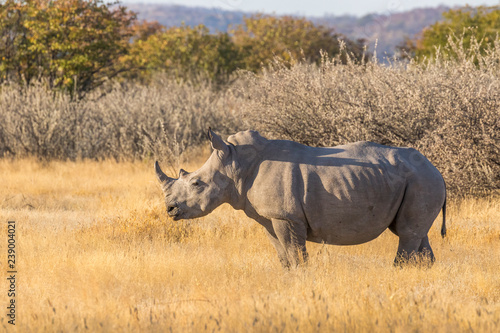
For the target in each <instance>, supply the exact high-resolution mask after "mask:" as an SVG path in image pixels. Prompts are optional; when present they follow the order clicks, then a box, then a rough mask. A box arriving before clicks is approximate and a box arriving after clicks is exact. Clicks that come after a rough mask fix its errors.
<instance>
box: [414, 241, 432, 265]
mask: <svg viewBox="0 0 500 333" xmlns="http://www.w3.org/2000/svg"><path fill="white" fill-rule="evenodd" d="M418 254H419V257H420V261H422V262H428V263H430V264H432V263H434V261H436V257H434V252H432V248H431V244H430V243H429V237H428V236H425V237H424V238H423V239H422V242H421V243H420V246H419V247H418Z"/></svg>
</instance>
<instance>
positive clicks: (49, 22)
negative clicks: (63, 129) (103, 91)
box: [0, 0, 135, 95]
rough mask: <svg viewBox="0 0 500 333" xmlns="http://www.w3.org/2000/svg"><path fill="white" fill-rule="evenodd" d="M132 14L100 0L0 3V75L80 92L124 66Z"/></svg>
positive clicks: (96, 84)
mask: <svg viewBox="0 0 500 333" xmlns="http://www.w3.org/2000/svg"><path fill="white" fill-rule="evenodd" d="M134 20H135V16H134V15H133V14H132V13H130V12H128V11H127V10H126V8H124V7H120V6H113V7H111V6H110V5H109V4H104V3H103V2H102V1H101V0H92V1H84V0H63V1H44V0H29V1H13V0H8V1H6V2H5V3H4V4H2V5H1V7H0V53H1V54H2V55H3V56H2V63H1V65H0V75H1V76H2V77H3V79H14V80H16V81H25V82H26V83H28V84H29V83H30V82H31V81H32V80H34V79H38V78H40V77H43V78H46V79H48V82H49V83H50V85H51V86H52V87H54V88H63V89H65V90H68V91H70V92H71V93H76V94H78V95H81V94H83V93H85V92H88V91H89V90H92V89H93V88H95V87H96V86H99V85H100V84H101V83H102V82H103V81H104V80H107V79H109V78H112V77H114V76H116V75H117V74H119V73H120V72H121V71H123V68H122V66H121V65H120V64H119V63H118V62H117V60H118V59H119V57H120V56H122V55H124V54H125V53H126V52H127V50H128V47H129V45H128V38H130V36H131V30H130V26H131V25H132V23H133V22H134Z"/></svg>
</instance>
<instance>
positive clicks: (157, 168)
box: [155, 161, 172, 183]
mask: <svg viewBox="0 0 500 333" xmlns="http://www.w3.org/2000/svg"><path fill="white" fill-rule="evenodd" d="M155 171H156V177H157V178H158V180H159V181H160V183H168V182H169V181H171V180H172V178H169V177H168V176H167V175H166V174H165V173H164V172H163V171H161V168H160V165H159V164H158V161H156V162H155Z"/></svg>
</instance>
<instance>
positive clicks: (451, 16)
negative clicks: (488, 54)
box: [398, 6, 500, 59]
mask: <svg viewBox="0 0 500 333" xmlns="http://www.w3.org/2000/svg"><path fill="white" fill-rule="evenodd" d="M499 33H500V6H493V7H483V6H481V7H477V8H474V7H469V6H466V7H464V8H460V9H451V10H450V11H448V12H445V13H443V20H442V21H439V22H436V23H435V24H433V25H431V26H430V27H427V28H425V29H424V30H423V31H422V32H421V33H420V37H419V38H417V39H416V40H413V41H412V40H409V39H407V40H405V42H404V44H401V45H400V46H399V47H398V48H399V49H400V50H402V51H404V52H406V53H408V54H409V55H410V56H416V57H417V58H419V59H424V58H429V57H434V56H435V55H436V50H437V49H438V48H440V49H441V52H442V54H443V53H444V55H446V56H450V57H454V56H456V54H454V51H453V50H446V49H445V48H446V45H447V44H448V37H449V36H450V35H451V36H456V37H457V38H461V39H462V40H461V43H463V48H464V49H470V47H471V42H472V40H476V41H477V42H478V43H479V48H480V52H484V50H485V49H486V48H487V47H488V46H490V45H492V44H493V43H494V41H495V39H496V37H497V35H498V34H499Z"/></svg>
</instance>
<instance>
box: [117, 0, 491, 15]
mask: <svg viewBox="0 0 500 333" xmlns="http://www.w3.org/2000/svg"><path fill="white" fill-rule="evenodd" d="M122 2H124V3H127V2H129V3H163V4H179V5H185V6H203V7H220V8H223V9H228V10H242V11H260V12H265V13H276V14H297V15H304V16H322V15H324V14H333V15H342V14H352V15H358V16H361V15H365V14H368V13H380V14H388V13H391V12H399V11H405V10H409V9H413V8H418V7H435V6H437V5H439V4H444V5H448V6H455V5H458V6H465V5H466V4H469V5H471V6H479V5H488V6H492V5H500V1H499V0H469V1H454V0H437V1H436V0H418V1H415V0H351V1H328V0H326V1H325V0H305V1H303V0H281V1H278V0H122Z"/></svg>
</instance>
